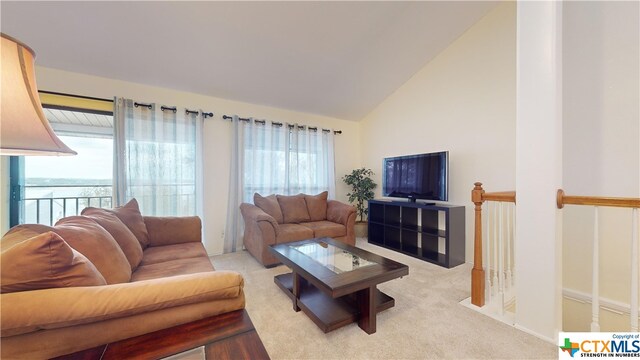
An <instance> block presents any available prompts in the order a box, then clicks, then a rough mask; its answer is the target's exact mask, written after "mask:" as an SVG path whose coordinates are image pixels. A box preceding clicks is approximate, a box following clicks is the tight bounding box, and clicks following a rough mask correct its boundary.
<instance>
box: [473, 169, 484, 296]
mask: <svg viewBox="0 0 640 360" xmlns="http://www.w3.org/2000/svg"><path fill="white" fill-rule="evenodd" d="M474 185H475V187H474V188H473V190H472V191H471V201H472V202H473V203H474V204H475V205H476V206H475V214H476V216H475V238H474V242H473V269H472V270H471V303H472V304H473V305H476V306H480V307H482V306H484V279H485V274H484V269H483V268H482V194H484V190H483V189H482V183H480V182H477V183H475V184H474Z"/></svg>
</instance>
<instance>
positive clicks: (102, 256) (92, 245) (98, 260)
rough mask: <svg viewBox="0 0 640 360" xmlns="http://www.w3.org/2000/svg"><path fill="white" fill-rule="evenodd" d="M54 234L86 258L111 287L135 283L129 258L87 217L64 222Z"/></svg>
mask: <svg viewBox="0 0 640 360" xmlns="http://www.w3.org/2000/svg"><path fill="white" fill-rule="evenodd" d="M51 230H52V231H54V232H55V233H56V234H58V235H60V236H61V237H62V238H63V239H64V240H65V241H66V242H67V243H68V244H69V245H70V246H71V247H72V248H74V249H76V250H78V251H79V252H80V253H81V254H82V255H84V256H86V257H87V258H88V259H89V260H90V261H91V262H92V263H93V265H95V266H96V268H97V269H98V271H100V273H101V274H102V276H104V279H105V280H106V281H107V284H118V283H125V282H129V280H131V265H130V264H129V261H127V257H126V256H125V255H124V253H123V252H122V249H120V246H119V245H118V243H117V242H116V240H115V239H114V238H113V236H111V234H109V232H108V231H107V230H105V229H104V228H103V227H102V226H100V225H99V224H98V223H97V222H95V220H93V219H91V218H89V217H86V216H69V217H66V218H62V219H60V220H59V221H58V222H57V223H56V226H55V227H53V228H52V229H51Z"/></svg>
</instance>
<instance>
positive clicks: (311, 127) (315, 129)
mask: <svg viewBox="0 0 640 360" xmlns="http://www.w3.org/2000/svg"><path fill="white" fill-rule="evenodd" d="M222 119H223V120H231V121H233V116H229V115H222ZM238 120H239V121H246V122H249V121H251V119H250V118H241V117H238ZM253 121H254V122H255V123H258V124H262V125H266V123H267V121H266V120H253ZM271 125H272V126H282V125H284V124H283V123H280V122H275V121H272V122H271ZM288 126H289V129H293V128H294V127H295V125H291V124H289V125H288ZM305 127H306V128H307V129H309V130H311V131H318V128H317V127H316V126H305V125H298V129H300V130H302V129H304V128H305ZM322 131H323V132H330V131H331V130H329V129H322ZM333 133H334V134H336V135H340V134H342V130H334V131H333Z"/></svg>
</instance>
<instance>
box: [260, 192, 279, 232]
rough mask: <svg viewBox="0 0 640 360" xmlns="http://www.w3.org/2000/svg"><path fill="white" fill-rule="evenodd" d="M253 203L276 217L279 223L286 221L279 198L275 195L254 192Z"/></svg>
mask: <svg viewBox="0 0 640 360" xmlns="http://www.w3.org/2000/svg"><path fill="white" fill-rule="evenodd" d="M253 203H254V204H255V205H256V206H257V207H259V208H260V209H262V211H264V212H266V213H267V214H268V215H269V216H271V217H272V218H274V219H275V220H276V222H277V223H278V224H282V223H283V222H284V218H283V216H282V210H280V205H279V204H278V199H277V198H276V196H275V195H269V196H262V195H260V194H258V193H255V194H253Z"/></svg>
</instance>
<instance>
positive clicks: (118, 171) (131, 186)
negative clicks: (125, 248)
mask: <svg viewBox="0 0 640 360" xmlns="http://www.w3.org/2000/svg"><path fill="white" fill-rule="evenodd" d="M201 113H202V112H201V111H198V112H197V113H195V112H189V111H186V109H178V108H168V107H163V106H160V105H157V104H138V103H136V102H134V101H133V100H131V99H123V98H117V99H116V100H115V112H114V194H115V195H114V198H115V203H116V205H122V204H124V203H126V202H127V201H128V200H130V199H131V198H136V199H137V200H138V203H139V204H140V211H141V212H142V213H143V214H145V215H154V216H184V215H201V208H202V204H201V201H202V192H201V189H202V185H201V179H202V176H201V175H202V173H201V172H202V165H201V164H202V125H203V124H202V123H203V121H202V115H201Z"/></svg>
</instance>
